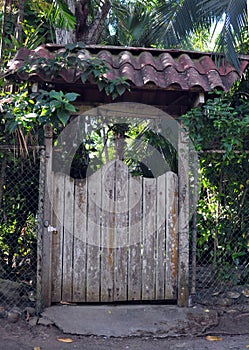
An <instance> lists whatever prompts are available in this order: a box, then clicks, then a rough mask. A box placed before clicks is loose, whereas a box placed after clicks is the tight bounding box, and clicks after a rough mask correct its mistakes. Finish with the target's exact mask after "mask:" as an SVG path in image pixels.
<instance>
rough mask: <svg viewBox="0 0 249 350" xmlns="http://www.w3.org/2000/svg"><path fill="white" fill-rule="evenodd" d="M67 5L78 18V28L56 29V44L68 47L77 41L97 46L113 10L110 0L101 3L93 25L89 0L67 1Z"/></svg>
mask: <svg viewBox="0 0 249 350" xmlns="http://www.w3.org/2000/svg"><path fill="white" fill-rule="evenodd" d="M67 4H68V7H69V9H70V10H71V12H72V13H73V14H75V16H76V28H75V30H71V31H66V30H65V29H56V30H55V34H56V44H60V45H66V44H68V43H73V42H76V41H83V42H84V43H85V44H97V43H98V41H99V38H100V35H101V33H102V31H103V28H104V24H105V20H106V17H107V15H108V12H109V10H110V8H111V3H110V0H103V1H100V5H99V7H98V9H97V11H96V13H95V15H94V19H93V21H92V22H91V23H88V20H89V18H88V7H87V0H77V1H75V0H67Z"/></svg>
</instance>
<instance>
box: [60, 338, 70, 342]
mask: <svg viewBox="0 0 249 350" xmlns="http://www.w3.org/2000/svg"><path fill="white" fill-rule="evenodd" d="M57 340H58V341H60V342H62V343H73V339H71V338H57Z"/></svg>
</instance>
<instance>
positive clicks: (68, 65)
mask: <svg viewBox="0 0 249 350" xmlns="http://www.w3.org/2000/svg"><path fill="white" fill-rule="evenodd" d="M84 47H85V44H84V43H82V42H77V43H75V44H68V45H66V46H65V50H63V51H62V52H60V53H57V54H56V55H55V56H54V57H53V58H43V57H39V58H36V57H34V58H33V59H32V60H31V61H30V62H27V63H26V64H25V65H24V66H23V67H21V68H20V69H19V72H26V73H29V74H31V73H34V72H36V73H42V74H45V75H46V76H48V77H49V78H54V77H56V76H58V74H59V72H60V71H61V70H62V69H66V70H69V69H74V70H76V71H77V72H78V73H80V78H81V80H82V82H83V84H85V82H86V81H87V80H93V81H94V82H95V83H96V84H97V86H98V88H99V90H100V91H102V90H103V91H104V92H105V93H106V95H107V96H109V95H111V96H112V99H115V98H117V97H118V96H121V95H123V94H124V92H125V91H126V90H129V86H130V85H129V83H128V82H127V81H126V78H125V77H122V78H120V77H118V78H115V79H108V78H107V73H108V70H109V67H108V66H107V65H106V63H105V61H104V60H101V59H99V58H97V57H94V58H87V57H86V55H85V52H84Z"/></svg>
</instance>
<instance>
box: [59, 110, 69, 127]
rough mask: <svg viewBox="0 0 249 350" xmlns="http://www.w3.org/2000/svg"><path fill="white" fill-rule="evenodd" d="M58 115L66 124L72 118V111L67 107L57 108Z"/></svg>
mask: <svg viewBox="0 0 249 350" xmlns="http://www.w3.org/2000/svg"><path fill="white" fill-rule="evenodd" d="M57 117H58V119H59V121H60V122H61V123H62V124H63V125H64V126H65V125H66V123H67V122H68V120H69V118H70V113H69V112H68V111H66V110H65V109H58V110H57Z"/></svg>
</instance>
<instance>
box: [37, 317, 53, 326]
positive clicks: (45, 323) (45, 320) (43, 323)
mask: <svg viewBox="0 0 249 350" xmlns="http://www.w3.org/2000/svg"><path fill="white" fill-rule="evenodd" d="M38 324H40V325H41V326H51V325H53V324H54V322H53V321H51V320H49V319H48V318H45V317H42V318H40V319H39V321H38Z"/></svg>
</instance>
